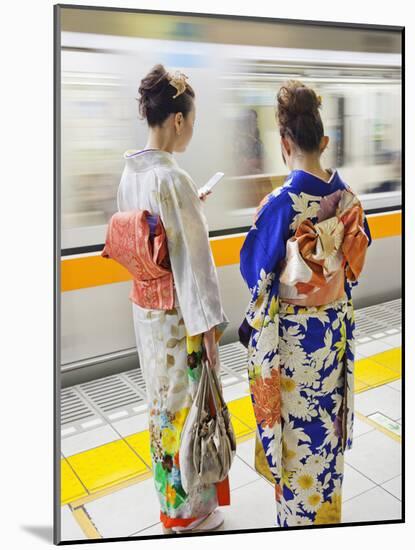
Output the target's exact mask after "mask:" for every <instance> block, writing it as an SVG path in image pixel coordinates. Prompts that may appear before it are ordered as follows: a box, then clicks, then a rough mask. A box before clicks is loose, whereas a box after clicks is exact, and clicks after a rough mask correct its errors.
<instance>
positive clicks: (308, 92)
mask: <svg viewBox="0 0 415 550" xmlns="http://www.w3.org/2000/svg"><path fill="white" fill-rule="evenodd" d="M277 101H278V110H279V112H280V113H281V114H282V112H283V111H285V113H286V115H288V116H290V117H296V116H301V115H316V114H317V112H318V109H319V107H321V97H320V96H318V95H317V94H316V93H315V91H314V90H313V89H312V88H308V87H307V86H305V85H304V84H302V83H301V82H299V81H297V80H289V81H288V82H287V83H286V84H284V85H283V86H281V88H280V90H279V92H278V96H277Z"/></svg>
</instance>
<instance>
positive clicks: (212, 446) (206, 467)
mask: <svg viewBox="0 0 415 550" xmlns="http://www.w3.org/2000/svg"><path fill="white" fill-rule="evenodd" d="M210 398H211V399H210ZM209 400H210V401H211V404H212V409H213V411H214V412H213V413H211V409H210V406H209ZM235 453H236V439H235V433H234V431H233V427H232V424H231V420H230V414H229V411H228V407H227V405H226V403H225V400H224V399H223V395H222V391H221V387H220V383H219V380H218V377H217V374H216V372H215V370H214V369H212V368H210V367H209V366H208V365H207V364H206V363H205V362H203V367H202V375H201V378H200V381H199V387H198V390H197V393H196V396H195V399H194V401H193V405H192V407H191V408H190V411H189V414H188V416H187V418H186V422H185V424H184V426H183V430H182V434H181V440H180V450H179V462H180V474H181V483H182V487H183V489H184V490H185V492H186V493H189V492H191V491H192V489H194V488H196V486H197V485H199V484H210V483H218V482H219V481H222V480H223V479H225V477H226V476H227V475H228V473H229V470H230V468H231V464H232V461H233V459H234V457H235Z"/></svg>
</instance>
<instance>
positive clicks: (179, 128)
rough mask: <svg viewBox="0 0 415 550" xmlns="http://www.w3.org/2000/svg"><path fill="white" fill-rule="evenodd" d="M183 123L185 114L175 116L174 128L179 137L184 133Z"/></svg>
mask: <svg viewBox="0 0 415 550" xmlns="http://www.w3.org/2000/svg"><path fill="white" fill-rule="evenodd" d="M183 122H184V121H183V113H180V112H179V113H176V114H175V115H174V127H175V129H176V134H178V135H180V134H181V132H182V126H183Z"/></svg>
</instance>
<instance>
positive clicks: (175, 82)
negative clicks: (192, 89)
mask: <svg viewBox="0 0 415 550" xmlns="http://www.w3.org/2000/svg"><path fill="white" fill-rule="evenodd" d="M168 77H169V84H171V85H172V86H173V87H174V88H176V90H177V92H176V94H175V95H174V96H173V99H175V98H176V97H177V96H179V95H181V94H182V93H183V92H184V91H185V90H186V78H189V77H188V76H186V75H185V74H183V73H182V72H181V71H175V72H174V73H173V74H171V73H168Z"/></svg>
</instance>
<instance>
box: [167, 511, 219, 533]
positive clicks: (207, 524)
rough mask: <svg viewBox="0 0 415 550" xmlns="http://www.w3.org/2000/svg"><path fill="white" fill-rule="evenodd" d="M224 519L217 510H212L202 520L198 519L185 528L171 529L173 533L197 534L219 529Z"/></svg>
mask: <svg viewBox="0 0 415 550" xmlns="http://www.w3.org/2000/svg"><path fill="white" fill-rule="evenodd" d="M224 520H225V518H224V517H223V514H222V512H221V511H220V510H219V509H216V510H214V511H213V512H211V513H210V514H208V515H207V516H205V517H203V518H198V519H197V520H195V521H194V522H193V523H191V524H190V525H188V526H187V527H173V528H172V530H173V533H198V532H203V531H213V530H214V529H217V528H218V527H220V526H221V525H222V524H223V522H224Z"/></svg>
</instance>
